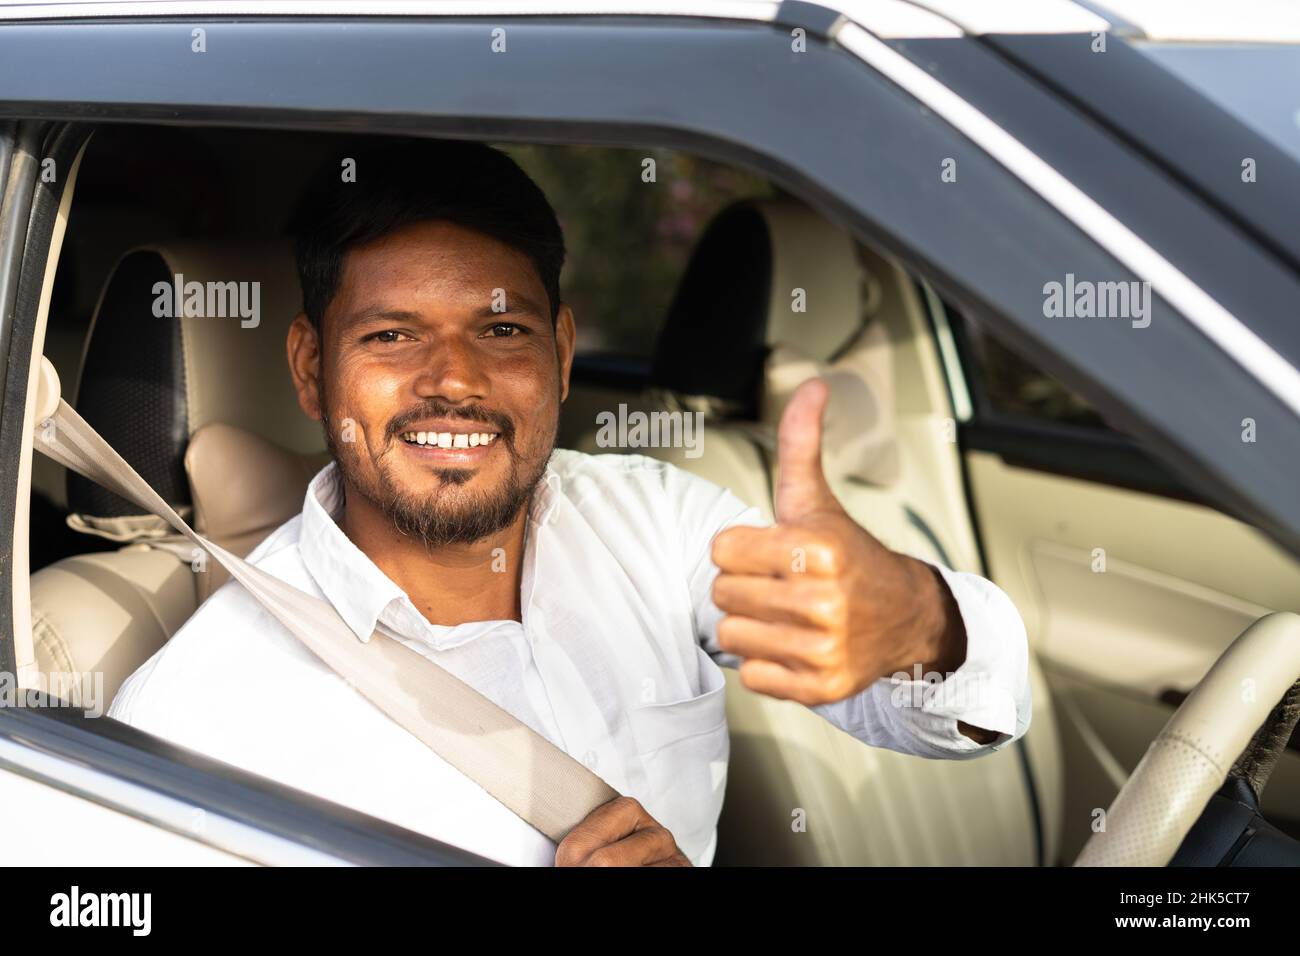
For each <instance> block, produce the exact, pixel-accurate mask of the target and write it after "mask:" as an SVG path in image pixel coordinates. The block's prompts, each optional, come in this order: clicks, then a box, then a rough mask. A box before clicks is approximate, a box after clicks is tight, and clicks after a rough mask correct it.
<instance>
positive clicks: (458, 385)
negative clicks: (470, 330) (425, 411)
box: [414, 336, 491, 404]
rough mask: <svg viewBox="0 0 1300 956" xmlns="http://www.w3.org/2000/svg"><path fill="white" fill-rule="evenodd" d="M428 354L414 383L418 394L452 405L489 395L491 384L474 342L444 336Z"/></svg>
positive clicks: (481, 398)
mask: <svg viewBox="0 0 1300 956" xmlns="http://www.w3.org/2000/svg"><path fill="white" fill-rule="evenodd" d="M425 355H426V358H425V361H424V363H423V364H422V366H421V368H420V371H419V373H418V374H417V375H416V378H415V383H414V384H415V393H416V395H417V396H418V397H420V398H422V399H428V398H439V399H442V400H443V401H445V402H449V403H452V404H459V403H461V402H472V401H483V400H485V399H486V398H487V397H488V393H489V392H490V391H491V383H490V381H489V378H488V375H487V371H486V370H485V369H484V368H483V365H482V363H481V362H480V360H479V358H480V357H479V356H478V355H477V354H475V350H474V347H473V345H472V344H471V343H469V342H466V341H465V340H463V339H461V338H460V337H458V336H445V337H441V336H440V337H439V338H438V339H437V340H436V341H435V342H433V343H431V345H430V347H429V349H428V351H427V352H426V353H425Z"/></svg>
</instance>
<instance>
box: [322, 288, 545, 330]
mask: <svg viewBox="0 0 1300 956" xmlns="http://www.w3.org/2000/svg"><path fill="white" fill-rule="evenodd" d="M505 298H506V303H505V304H506V308H505V311H504V312H498V311H496V310H494V309H493V308H492V306H491V305H490V304H489V305H485V306H483V307H482V308H481V309H478V310H477V311H475V312H474V318H476V319H490V318H492V317H493V316H504V315H515V316H522V315H531V316H533V317H535V318H537V319H543V318H546V317H547V316H548V314H549V313H547V312H546V311H545V310H543V309H542V307H541V306H539V305H538V304H537V303H536V302H535V301H533V299H531V298H530V297H528V296H526V295H524V294H523V293H522V292H513V291H511V290H509V289H507V290H506V295H505ZM373 319H386V320H389V321H396V322H412V321H414V322H418V321H420V319H421V316H420V313H418V312H411V311H408V310H406V309H385V308H383V307H381V306H369V307H367V308H363V309H357V310H356V311H355V312H351V313H349V314H348V315H345V316H344V317H343V321H344V323H345V324H346V325H357V324H359V323H361V322H367V321H370V320H373Z"/></svg>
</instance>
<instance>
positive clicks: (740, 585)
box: [713, 379, 966, 707]
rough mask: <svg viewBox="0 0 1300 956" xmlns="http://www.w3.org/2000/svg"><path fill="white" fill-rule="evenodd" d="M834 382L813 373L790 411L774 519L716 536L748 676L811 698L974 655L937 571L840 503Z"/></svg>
mask: <svg viewBox="0 0 1300 956" xmlns="http://www.w3.org/2000/svg"><path fill="white" fill-rule="evenodd" d="M829 394H830V393H829V389H828V387H827V385H826V383H825V382H823V381H821V380H820V379H812V380H810V381H808V382H805V383H804V384H803V385H801V386H800V387H799V389H798V390H797V391H796V392H795V394H794V396H793V397H792V398H791V399H790V402H789V404H788V405H787V406H786V409H785V413H784V414H783V415H782V417H781V425H780V432H779V435H778V451H777V455H778V479H777V488H776V520H777V523H776V524H775V525H773V526H772V527H768V528H749V527H734V528H728V529H726V530H725V531H723V532H721V533H720V534H718V536H717V537H716V538H714V540H713V561H714V563H715V564H717V566H718V569H719V573H718V576H717V578H716V579H715V581H714V584H713V601H714V603H715V604H716V605H717V606H718V608H719V609H720V610H722V611H724V612H725V613H726V616H725V617H724V618H723V619H722V621H721V623H720V624H719V625H718V643H719V645H720V647H721V648H722V650H724V651H726V652H728V653H731V654H736V655H737V656H739V657H741V658H744V660H743V662H742V664H741V666H740V679H741V682H742V683H743V684H744V685H745V686H746V687H748V688H750V689H751V690H755V691H759V692H761V693H764V694H768V695H770V696H772V697H778V698H784V699H789V700H796V701H799V702H800V703H802V704H805V705H807V706H810V707H811V706H815V705H817V704H823V703H830V702H832V701H837V700H842V699H844V698H846V697H850V696H852V695H854V694H857V693H858V692H860V691H862V690H863V689H864V688H866V687H868V686H869V685H871V684H872V683H874V682H875V681H876V680H877V679H879V678H880V677H884V676H888V675H891V674H894V673H897V672H899V671H906V672H907V673H908V674H909V676H910V675H911V674H912V668H913V666H914V665H915V664H918V663H920V664H921V665H922V667H923V672H929V671H938V672H939V673H948V672H950V671H953V670H956V669H957V667H959V666H960V665H961V663H962V662H963V661H964V660H965V658H966V632H965V628H964V626H963V624H962V620H961V614H960V612H959V611H958V610H957V607H956V602H955V601H954V599H953V597H952V595H951V593H950V592H949V591H948V588H947V585H946V584H945V583H944V581H943V579H942V578H941V577H940V576H939V574H938V572H937V571H935V570H934V569H933V568H931V567H930V566H929V565H927V564H925V563H924V562H922V561H918V560H916V559H915V558H911V557H908V556H906V555H903V554H899V553H897V552H895V551H891V550H890V549H889V548H887V547H885V546H884V545H883V544H881V543H880V542H879V541H878V540H876V538H875V537H873V536H872V535H871V534H870V533H869V532H868V531H867V530H866V529H864V528H862V527H860V526H859V525H858V524H857V522H855V521H854V520H853V519H852V518H851V517H849V515H848V514H847V513H846V512H845V511H844V509H843V508H842V507H841V506H840V503H839V501H837V500H836V498H835V495H834V494H833V493H832V492H831V489H830V486H829V485H828V484H827V483H826V477H825V475H824V474H823V473H822V464H821V442H822V427H821V419H822V413H823V412H824V411H825V408H826V403H827V399H828V398H829Z"/></svg>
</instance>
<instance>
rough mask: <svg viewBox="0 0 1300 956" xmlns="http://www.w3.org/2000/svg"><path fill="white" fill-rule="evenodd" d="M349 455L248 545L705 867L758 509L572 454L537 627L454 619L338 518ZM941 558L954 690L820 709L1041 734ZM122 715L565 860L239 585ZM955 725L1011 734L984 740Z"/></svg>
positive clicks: (397, 818) (338, 790)
mask: <svg viewBox="0 0 1300 956" xmlns="http://www.w3.org/2000/svg"><path fill="white" fill-rule="evenodd" d="M334 468H335V465H333V464H330V465H328V466H326V468H325V469H323V470H322V471H321V472H320V473H319V474H317V475H316V477H315V478H314V479H313V480H312V482H311V485H310V487H309V488H308V490H307V495H306V499H305V501H304V504H303V510H302V513H301V514H300V515H296V516H295V517H294V518H292V519H291V520H290V521H288V522H286V523H285V524H284V525H282V526H281V527H280V528H278V529H277V530H276V531H274V532H273V533H272V534H271V535H270V536H269V537H268V538H266V540H265V541H263V542H262V543H261V544H260V545H258V546H257V548H256V549H254V551H253V552H252V553H251V554H250V555H249V557H248V560H249V561H251V562H252V563H253V564H256V565H257V566H258V567H260V568H262V569H264V570H266V571H268V572H270V573H271V574H274V575H275V576H277V577H279V578H281V579H283V580H284V581H287V582H288V583H290V584H292V585H294V586H296V587H298V588H301V589H302V590H303V591H306V592H308V593H311V594H313V595H316V596H318V597H323V598H325V599H326V600H328V601H330V602H331V603H332V604H333V605H334V606H335V608H337V609H338V611H339V613H340V614H341V615H342V617H343V619H344V620H345V621H346V622H347V624H348V626H349V627H350V628H351V629H352V630H353V631H354V632H355V633H356V635H357V637H358V639H360V640H363V641H367V640H369V639H370V635H371V634H372V633H373V632H374V630H375V629H376V628H380V629H382V631H383V633H385V634H386V635H388V636H390V637H393V638H395V639H396V640H399V641H401V642H402V643H404V644H405V645H407V646H408V647H410V648H412V649H414V650H416V651H418V652H419V653H421V654H424V655H425V656H427V657H429V658H431V659H433V660H434V661H436V662H437V663H438V664H440V665H441V666H442V667H444V668H446V669H447V670H448V671H450V672H451V673H453V674H455V675H456V676H457V677H459V678H460V679H462V680H464V681H466V682H467V683H469V684H470V685H472V686H473V687H474V688H475V689H477V690H478V691H479V692H480V693H482V694H484V695H485V696H487V697H488V698H490V699H491V700H492V701H494V702H495V703H496V704H498V705H499V706H501V707H503V708H504V709H505V710H507V711H509V712H510V713H512V714H514V715H515V716H516V717H517V718H519V719H520V720H521V721H523V722H524V723H526V724H528V725H529V726H530V727H532V728H533V729H534V730H536V731H537V732H538V733H540V734H542V735H543V736H545V737H547V738H548V739H549V740H551V741H552V742H553V743H554V744H556V745H557V746H558V747H560V748H562V749H563V750H565V751H566V752H568V753H569V754H570V755H572V756H573V757H575V758H576V759H579V760H581V761H583V762H584V763H586V764H587V765H588V766H589V767H591V768H592V769H593V770H594V771H595V772H596V773H597V774H599V775H600V776H601V777H603V778H604V779H605V780H606V781H607V782H608V783H609V784H610V785H611V786H612V787H614V789H616V790H617V791H619V792H620V793H623V794H626V795H629V796H633V797H636V798H637V799H638V800H639V801H640V802H641V803H642V805H643V806H644V807H645V808H646V810H647V811H648V812H649V813H650V815H651V816H653V817H654V818H655V819H656V820H658V821H659V822H660V823H661V824H663V825H664V826H666V827H667V828H668V829H669V830H670V831H671V832H672V834H673V836H674V838H675V839H676V841H677V845H678V846H679V847H680V848H681V850H682V852H683V853H685V854H686V855H687V857H689V859H690V860H691V862H692V863H694V864H696V865H707V864H708V863H710V862H711V861H712V859H713V854H714V849H715V846H716V839H717V821H718V815H719V812H720V810H721V808H722V798H723V790H724V785H725V782H726V775H727V759H728V755H729V738H728V733H727V723H726V710H725V701H724V696H725V695H724V681H723V677H722V673H721V671H720V670H719V666H718V665H719V664H722V665H726V666H735V665H736V664H737V663H738V660H737V659H736V658H735V657H733V656H732V655H728V654H725V653H723V652H722V651H720V650H719V649H718V646H717V640H716V630H717V624H718V621H719V620H720V619H721V617H722V613H721V612H720V611H719V610H718V609H717V607H716V606H714V604H713V601H712V598H711V589H712V583H713V579H714V577H715V576H716V574H717V567H716V566H715V565H714V564H713V562H712V560H711V556H710V545H711V542H712V539H713V537H714V535H715V534H716V533H717V532H718V531H720V530H722V529H723V528H724V527H726V526H728V525H732V524H750V525H762V524H764V523H765V522H764V520H763V519H762V518H761V516H760V514H759V512H758V511H757V510H756V509H753V508H749V507H747V506H746V505H745V504H744V503H742V502H741V501H740V500H739V499H738V498H737V497H736V496H735V495H733V494H732V493H731V492H729V491H727V490H725V489H723V488H720V487H718V486H717V485H714V484H712V483H711V482H708V481H706V480H704V479H703V478H700V477H697V476H695V475H692V474H690V473H688V472H686V471H684V470H682V469H679V468H676V467H674V466H672V465H669V464H666V463H664V462H660V461H656V460H653V459H650V458H646V457H642V456H639V455H595V456H593V455H585V454H581V453H579V452H574V451H565V450H557V451H555V452H554V453H553V455H552V457H551V460H550V462H549V463H548V466H547V469H546V473H545V476H544V480H543V483H541V484H540V485H539V486H538V490H537V492H536V494H534V496H533V499H532V501H531V504H530V506H529V517H528V528H527V533H526V536H525V549H524V558H523V568H522V571H521V590H520V606H521V608H522V610H523V613H522V617H523V621H522V623H521V622H516V621H478V622H472V623H466V624H461V625H459V626H456V627H442V626H436V625H433V624H430V623H429V622H428V620H426V619H425V618H424V616H423V615H422V614H420V612H419V611H418V610H416V608H415V605H414V604H413V603H412V602H411V600H410V599H409V598H408V597H407V596H406V594H405V593H404V592H403V591H402V590H401V588H399V587H398V586H397V585H396V584H395V583H394V582H393V581H392V580H390V579H389V578H388V577H387V575H385V574H384V573H383V572H382V571H380V570H379V568H378V567H376V565H375V564H374V563H373V562H372V561H371V560H370V559H369V558H368V557H366V555H365V554H364V553H363V552H362V551H360V550H359V549H358V548H357V547H356V546H355V545H354V544H353V543H352V542H351V540H349V539H348V537H347V536H346V535H345V534H344V533H343V532H342V530H341V529H340V528H339V526H338V525H337V524H336V523H335V520H334V517H333V515H334V514H336V513H337V512H338V509H339V507H340V506H341V503H342V502H341V500H340V498H339V496H338V493H337V491H336V486H335V482H334V481H333V480H331V474H330V473H331V472H332V470H333V469H334ZM939 570H940V572H941V573H942V575H943V577H944V579H945V581H947V583H948V586H949V587H950V588H951V590H952V593H953V596H954V597H955V599H956V601H957V605H958V608H959V609H960V611H961V614H962V618H963V621H964V623H965V626H966V634H967V658H966V661H965V663H964V664H963V665H962V666H961V667H960V668H959V669H958V670H957V671H956V672H954V673H953V674H951V675H949V676H948V677H947V678H946V679H944V680H943V682H942V684H935V683H933V682H932V683H931V684H930V685H925V684H924V683H923V682H921V681H915V680H911V681H907V682H903V683H899V682H891V681H890V680H889V679H888V678H881V680H879V681H877V682H876V683H875V684H873V685H872V686H871V687H869V688H867V689H866V690H864V691H863V692H862V693H860V694H858V695H856V696H854V697H850V698H847V699H845V700H842V701H839V702H837V703H834V704H827V705H823V706H819V707H816V708H814V710H815V711H816V712H817V713H819V714H821V715H822V716H823V717H825V718H826V719H828V720H830V721H831V722H832V723H834V724H835V725H837V726H838V727H840V728H842V729H843V730H845V731H847V732H848V733H850V734H852V735H853V736H854V737H856V738H858V739H859V740H861V741H863V743H864V744H869V745H871V746H877V747H888V748H890V749H893V750H899V751H902V752H905V753H912V754H919V755H922V756H927V757H968V756H976V755H979V754H983V753H987V752H990V751H992V750H995V749H998V748H1000V747H1003V746H1005V745H1006V744H1007V743H1009V742H1010V741H1011V740H1013V739H1015V738H1018V737H1020V736H1021V735H1022V734H1023V733H1024V732H1025V730H1026V729H1027V728H1028V726H1029V719H1030V696H1029V683H1028V670H1027V655H1028V650H1027V644H1026V640H1025V630H1024V625H1023V623H1022V622H1021V619H1020V615H1019V614H1018V613H1017V611H1016V609H1015V607H1014V605H1012V603H1011V601H1010V599H1009V598H1008V597H1007V596H1006V595H1005V594H1004V593H1003V592H1002V591H1001V590H1000V589H998V588H997V587H996V586H995V585H994V584H992V583H991V582H989V581H987V580H985V579H984V578H982V577H979V576H978V575H974V574H968V573H961V572H955V571H951V570H949V569H947V568H943V567H941V566H940V567H939ZM926 689H928V690H929V691H931V693H928V694H926V693H922V691H923V690H926ZM936 690H938V691H942V692H943V693H934V691H936ZM972 691H973V692H972ZM900 703H901V704H902V705H900ZM109 715H110V716H111V717H115V718H117V719H118V720H122V721H124V722H126V723H129V724H132V725H134V726H136V727H139V728H141V729H142V730H145V731H147V732H149V733H152V734H155V735H157V736H159V737H163V738H166V739H168V740H170V741H172V742H174V743H177V744H180V745H181V746H184V747H187V748H190V749H192V750H196V751H199V752H201V753H205V754H208V755H210V756H212V757H215V758H217V759H219V760H222V761H225V762H227V763H230V764H234V765H236V766H239V767H242V768H245V769H247V770H250V771H252V772H254V773H257V774H260V775H262V776H265V777H269V778H271V779H274V780H277V781H280V782H282V783H285V784H288V785H289V786H292V787H296V788H298V789H301V790H305V791H308V792H311V793H314V794H317V795H320V796H322V797H325V798H327V799H330V800H333V801H335V802H337V803H341V804H345V805H347V806H350V807H354V808H357V809H359V810H363V811H365V812H367V813H369V814H372V815H373V816H376V817H380V818H383V819H385V820H389V821H391V822H393V823H397V824H399V825H401V826H404V827H407V828H408V829H411V830H415V831H419V832H421V833H426V834H428V835H430V836H432V837H434V838H436V839H439V840H442V841H444V842H447V843H451V844H453V845H457V846H461V847H464V848H465V849H468V850H471V851H473V852H475V853H478V854H481V855H483V856H485V857H489V858H491V859H494V860H498V861H501V862H504V863H511V864H517V865H544V866H549V865H553V864H554V862H555V844H554V843H552V842H551V841H550V840H548V839H547V838H546V837H544V836H543V835H542V834H540V833H539V832H537V831H536V830H534V829H533V828H532V827H531V826H529V825H528V824H526V823H524V822H523V820H522V819H520V818H519V817H517V816H515V815H514V814H513V813H511V812H510V811H509V810H507V809H506V808H505V807H504V806H502V805H501V804H500V803H498V802H497V801H496V800H495V799H494V798H492V797H491V796H489V795H488V794H487V793H486V791H484V790H483V789H481V788H480V787H479V786H478V785H477V784H475V783H473V782H472V781H470V780H469V779H468V778H467V777H465V776H464V775H462V774H461V773H460V772H459V771H456V770H455V769H453V768H452V767H451V766H450V765H448V764H447V763H445V762H444V761H443V760H442V759H441V758H440V757H438V756H437V755H436V754H434V753H433V752H432V751H431V750H429V749H428V748H427V747H426V746H425V745H424V744H422V743H421V742H420V741H419V740H417V739H416V738H415V737H414V736H412V735H411V734H410V733H409V732H408V731H406V730H404V729H403V728H402V727H400V726H399V725H398V724H396V723H394V722H393V721H391V720H390V719H389V718H388V717H386V716H385V715H384V714H383V713H382V712H381V711H380V710H379V709H378V708H377V707H375V706H374V705H373V704H371V703H370V702H369V701H367V700H366V699H365V698H364V697H362V696H361V695H360V694H359V693H358V692H357V691H355V690H353V689H352V688H351V687H349V686H347V684H346V683H345V682H344V681H343V680H342V678H340V677H338V676H337V675H336V674H335V673H334V672H333V671H331V670H330V669H329V667H327V666H326V665H325V664H324V663H322V662H321V661H320V660H319V659H318V658H317V657H315V655H313V654H312V653H311V652H310V651H308V650H307V649H306V648H305V647H304V646H303V645H302V644H300V643H299V642H298V640H297V639H296V638H294V637H293V636H292V635H291V634H290V633H289V632H288V631H287V630H286V629H285V628H284V627H283V626H282V625H280V623H279V622H278V621H276V620H275V619H274V618H273V617H272V616H271V615H270V614H269V613H268V612H267V611H265V610H264V609H263V608H262V607H261V605H260V604H258V603H257V601H256V600H255V599H254V598H253V597H252V596H251V595H250V594H249V593H248V592H247V591H246V590H245V589H244V588H243V587H242V586H241V585H239V584H238V583H236V582H234V581H230V582H227V583H226V584H225V585H223V586H222V587H221V588H219V589H218V590H217V591H216V593H215V594H213V595H212V597H211V598H209V599H208V600H207V601H206V602H204V604H203V605H202V606H201V607H200V608H199V609H198V611H197V612H196V613H195V614H194V616H193V617H191V618H190V620H189V621H188V622H187V623H186V624H185V625H184V626H183V627H182V628H181V629H180V630H179V631H178V632H177V633H176V634H175V636H173V637H172V639H171V640H170V641H168V643H167V644H166V645H165V646H164V647H162V648H161V649H160V650H159V651H158V652H157V653H156V654H154V655H153V657H151V658H150V659H149V660H148V661H146V662H145V663H144V664H143V665H142V666H141V667H140V668H139V669H138V670H137V671H136V672H135V673H134V674H133V675H131V677H130V678H129V679H128V680H127V682H126V683H125V684H124V685H123V687H122V689H121V690H120V691H119V692H118V694H117V697H116V698H115V699H114V701H113V704H112V706H111V708H110V709H109ZM958 719H961V720H965V721H967V722H968V723H971V724H974V725H976V726H979V727H984V728H987V729H989V730H994V731H998V732H999V734H1000V736H999V737H998V739H997V740H996V741H995V742H993V743H991V744H987V745H983V746H981V745H980V744H977V743H976V742H975V741H973V740H971V739H970V738H968V737H966V736H965V735H963V734H961V733H960V732H959V731H958V729H957V720H958Z"/></svg>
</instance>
